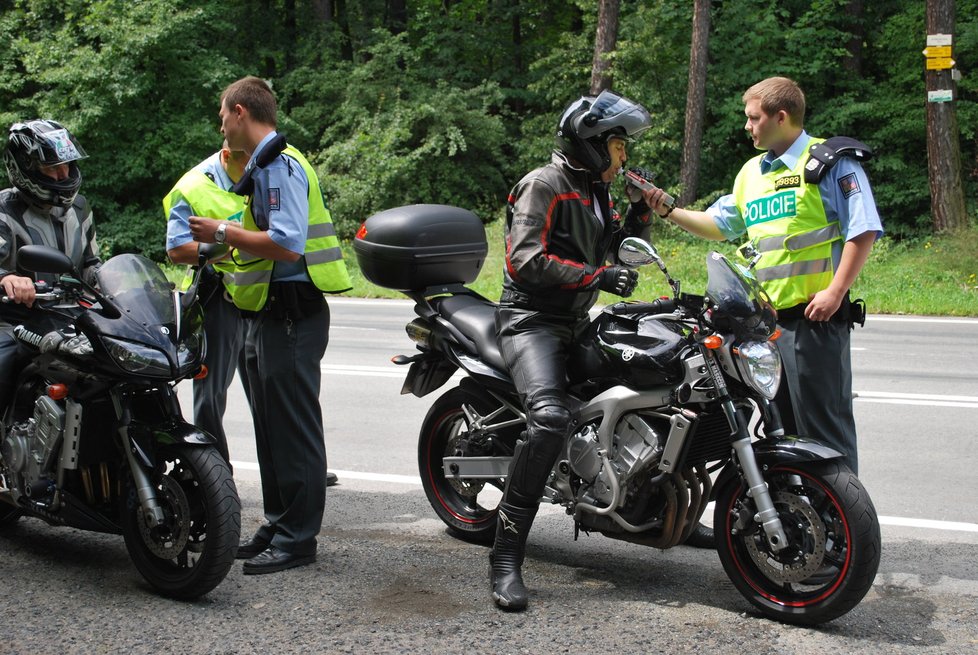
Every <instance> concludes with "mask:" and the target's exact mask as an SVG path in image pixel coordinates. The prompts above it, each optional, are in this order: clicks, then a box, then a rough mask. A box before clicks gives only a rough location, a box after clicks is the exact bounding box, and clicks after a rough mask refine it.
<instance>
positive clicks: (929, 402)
mask: <svg viewBox="0 0 978 655" xmlns="http://www.w3.org/2000/svg"><path fill="white" fill-rule="evenodd" d="M852 395H853V399H854V400H862V401H865V402H870V403H883V404H889V405H925V406H930V407H966V408H969V409H978V396H951V395H947V394H928V393H890V392H886V391H855V392H853V394H852Z"/></svg>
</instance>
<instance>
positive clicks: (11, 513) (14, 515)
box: [0, 501, 23, 528]
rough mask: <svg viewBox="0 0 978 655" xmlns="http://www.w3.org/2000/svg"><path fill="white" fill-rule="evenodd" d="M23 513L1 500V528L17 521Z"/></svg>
mask: <svg viewBox="0 0 978 655" xmlns="http://www.w3.org/2000/svg"><path fill="white" fill-rule="evenodd" d="M22 513H23V512H21V511H20V510H19V509H18V508H16V507H13V506H12V505H8V504H7V503H5V502H2V501H0V528H4V527H6V526H8V525H13V524H14V523H16V522H17V519H19V518H20V515H21V514H22Z"/></svg>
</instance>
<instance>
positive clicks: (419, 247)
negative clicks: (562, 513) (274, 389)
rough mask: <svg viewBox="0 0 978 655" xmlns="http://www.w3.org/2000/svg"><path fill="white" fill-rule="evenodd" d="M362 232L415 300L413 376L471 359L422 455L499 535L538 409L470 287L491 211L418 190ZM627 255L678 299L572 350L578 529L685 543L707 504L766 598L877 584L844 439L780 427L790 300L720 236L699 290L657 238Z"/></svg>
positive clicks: (814, 604)
mask: <svg viewBox="0 0 978 655" xmlns="http://www.w3.org/2000/svg"><path fill="white" fill-rule="evenodd" d="M354 248H355V251H356V253H357V257H358V260H359V262H360V267H361V270H362V271H363V272H364V274H365V276H366V277H367V278H368V279H369V280H371V281H372V282H374V283H376V284H379V285H381V286H386V287H389V288H395V289H400V290H402V291H403V292H404V293H406V294H407V295H408V296H410V297H411V298H412V299H413V300H414V301H415V303H416V305H415V312H416V314H417V315H418V318H417V319H415V320H413V321H412V322H411V323H410V324H408V326H407V332H408V335H409V337H410V338H411V339H412V340H413V341H414V342H415V343H416V344H417V348H418V352H417V353H416V354H414V355H413V356H405V355H399V356H397V357H395V358H394V359H393V361H394V362H395V363H397V364H405V365H410V369H409V371H408V375H407V379H406V380H405V383H404V388H403V390H402V393H413V394H414V395H416V396H419V397H421V396H424V395H426V394H428V393H431V392H432V391H434V390H435V389H437V388H439V387H441V386H442V385H443V384H445V383H446V382H447V381H448V380H449V379H450V378H451V377H452V376H453V375H454V374H456V373H457V372H458V371H459V370H461V371H462V372H463V373H464V377H462V379H461V381H460V384H459V385H458V386H457V387H455V388H453V389H451V390H450V391H448V392H447V393H445V394H444V395H442V396H441V397H440V398H438V399H437V400H436V401H435V403H434V405H433V406H432V407H431V409H430V411H429V412H428V415H427V417H426V419H425V421H424V424H423V425H422V427H421V434H420V439H419V444H418V460H419V466H420V470H421V478H422V482H423V484H424V490H425V493H426V494H427V497H428V500H429V501H430V503H431V506H432V507H433V508H434V510H435V512H436V513H437V514H438V516H439V517H440V518H441V519H442V520H443V521H444V522H445V524H446V525H448V527H449V528H450V529H451V530H452V531H454V533H456V534H457V535H458V536H460V537H461V538H463V539H467V540H471V541H475V542H483V543H489V542H491V540H492V539H493V537H494V534H495V526H496V505H497V503H498V502H499V500H500V497H501V491H502V489H503V486H504V484H505V480H506V475H507V471H508V469H509V462H510V458H511V456H512V454H513V450H514V447H515V445H516V442H517V440H518V439H520V438H521V433H522V431H523V430H524V429H525V421H526V417H525V414H524V412H523V409H522V407H521V404H520V401H519V398H518V397H517V394H516V392H515V389H514V388H513V385H512V382H511V380H510V378H509V375H508V373H507V371H506V367H505V365H504V363H503V360H502V357H501V356H500V353H499V349H498V346H497V343H496V334H495V329H494V321H493V317H494V312H495V305H494V304H493V303H492V302H490V301H489V300H486V299H485V298H483V297H481V296H479V295H478V294H476V293H475V292H473V291H471V290H470V289H468V288H466V287H465V286H464V284H466V283H468V282H471V281H472V280H474V279H475V278H476V276H477V275H478V272H479V269H480V268H481V266H482V262H483V261H484V258H485V254H486V251H487V249H486V244H485V232H484V229H483V228H482V224H481V222H480V221H479V219H478V218H477V217H475V216H474V215H473V214H471V213H470V212H467V211H465V210H462V209H458V208H453V207H445V206H439V205H415V206H411V207H402V208H397V209H393V210H388V211H386V212H381V213H380V214H376V215H374V216H372V217H370V218H369V219H367V221H366V222H365V223H364V225H363V226H362V227H361V229H360V232H359V234H358V236H357V239H356V240H355V242H354ZM619 260H620V261H621V262H622V263H624V264H626V265H629V266H635V267H637V266H641V265H646V264H652V263H655V264H657V265H658V266H659V268H660V269H661V270H662V271H663V273H665V274H666V278H667V279H668V280H669V282H670V285H671V286H672V289H673V297H671V298H668V299H660V300H654V301H652V302H619V303H617V304H614V305H611V306H609V307H607V308H605V309H604V310H603V311H602V312H601V313H600V315H599V316H598V317H597V318H596V319H595V320H594V321H593V323H592V324H591V327H590V331H589V332H588V334H587V335H586V336H585V337H584V338H583V339H582V341H581V342H580V343H579V345H578V347H577V349H576V351H575V352H574V353H573V355H572V356H571V358H570V361H569V362H568V365H569V371H570V373H569V377H570V379H569V388H570V393H571V395H572V397H573V398H574V399H575V400H576V402H577V403H578V406H577V408H576V411H575V413H574V430H573V434H572V435H571V436H570V437H569V438H568V440H567V443H566V447H565V449H564V451H563V454H562V456H560V457H559V459H558V461H557V464H556V465H555V467H554V469H553V471H552V472H551V474H550V477H549V480H548V482H547V486H546V490H545V492H544V498H543V499H542V500H543V502H549V503H553V504H559V505H562V506H563V507H565V508H566V511H567V513H568V514H569V515H570V516H572V517H573V519H574V524H575V537H576V535H577V532H578V531H585V532H599V533H601V534H604V535H606V536H608V537H611V538H614V539H621V540H625V541H629V542H633V543H637V544H642V545H646V546H652V547H655V548H663V549H664V548H671V547H673V546H676V545H678V544H682V543H683V542H684V541H686V540H687V539H688V538H689V537H690V535H691V534H692V532H693V530H694V529H695V528H696V526H697V524H698V522H699V521H700V518H701V517H702V516H703V514H704V512H705V511H706V509H707V505H708V503H709V502H711V501H713V502H714V503H715V505H714V507H715V509H714V514H713V525H714V527H715V530H716V548H717V552H718V553H719V556H720V561H721V563H722V565H723V567H724V569H725V571H726V572H727V575H728V576H729V578H730V580H731V581H732V582H733V584H734V586H735V587H736V588H737V590H738V591H739V592H740V593H741V594H743V596H744V597H745V598H746V599H747V600H749V601H750V602H751V603H752V604H753V605H754V606H756V607H757V608H759V609H760V610H761V611H762V612H763V613H764V614H766V615H767V616H770V617H772V618H775V619H777V620H780V621H785V622H788V623H796V624H806V625H811V624H818V623H822V622H825V621H829V620H832V619H834V618H836V617H838V616H840V615H842V614H844V613H846V612H848V611H849V610H850V609H852V608H853V607H854V606H855V605H856V604H857V603H859V601H860V600H861V599H862V598H863V597H864V596H865V594H866V593H867V591H868V590H869V589H870V587H871V586H872V584H873V580H874V578H875V575H876V570H877V568H878V566H879V559H880V529H879V522H878V519H877V516H876V511H875V509H874V507H873V504H872V501H871V500H870V498H869V495H868V493H867V492H866V490H865V489H864V488H863V486H862V484H861V483H860V482H859V480H858V479H857V478H856V476H855V475H854V474H853V473H852V471H851V470H849V469H848V468H847V467H846V466H845V465H844V464H843V463H842V461H841V460H840V457H841V455H840V454H839V453H838V452H836V451H834V450H831V449H829V448H827V447H825V446H823V445H820V444H819V443H816V442H814V441H811V440H808V439H805V438H803V437H797V436H790V435H785V434H784V430H783V429H782V427H781V421H780V418H779V417H778V414H777V409H776V407H775V405H774V403H773V402H772V400H773V398H774V396H775V394H776V392H777V389H778V385H779V381H780V374H781V359H780V355H779V353H778V350H777V348H776V346H775V345H774V343H773V340H774V339H775V338H776V337H777V335H778V331H777V328H776V324H775V312H774V310H773V309H772V308H771V306H770V304H769V303H768V302H767V300H766V296H765V294H764V292H763V291H762V289H761V288H760V286H759V285H758V284H757V282H756V280H755V278H754V277H753V274H752V273H751V271H750V269H749V268H745V267H742V266H740V265H738V264H735V263H732V262H731V261H729V260H728V259H727V258H726V257H724V256H723V255H721V254H719V253H716V252H713V253H710V254H709V255H708V256H707V259H706V266H707V271H708V284H707V288H706V293H705V294H704V295H694V294H688V293H683V292H682V291H681V290H680V285H679V283H678V282H677V281H675V280H673V279H672V278H670V277H669V275H668V271H667V270H666V267H665V264H664V263H663V262H662V260H661V259H660V258H659V256H658V254H657V252H656V250H655V248H654V247H652V246H651V245H650V244H648V243H647V242H645V241H642V240H639V239H634V238H630V239H626V240H625V241H624V242H623V243H622V246H621V249H620V251H619Z"/></svg>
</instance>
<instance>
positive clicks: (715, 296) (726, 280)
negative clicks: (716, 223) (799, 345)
mask: <svg viewBox="0 0 978 655" xmlns="http://www.w3.org/2000/svg"><path fill="white" fill-rule="evenodd" d="M706 273H707V283H706V295H707V296H708V297H709V299H710V303H711V305H712V306H713V310H712V316H711V321H712V322H713V324H714V325H715V326H716V327H717V328H718V329H720V330H723V331H730V332H733V333H734V334H736V335H737V336H738V337H741V338H744V339H767V338H768V337H769V336H770V335H771V334H772V333H773V332H774V330H775V312H774V308H773V307H772V306H771V303H770V302H769V300H768V297H767V294H766V293H765V292H764V290H763V289H762V288H761V286H760V284H759V283H758V282H757V279H756V278H755V277H754V276H753V274H752V273H751V272H750V271H748V270H747V269H745V268H744V267H742V266H739V265H737V264H734V263H732V262H731V261H730V260H728V259H727V258H726V257H724V256H723V255H721V254H720V253H718V252H711V253H710V254H709V255H707V257H706Z"/></svg>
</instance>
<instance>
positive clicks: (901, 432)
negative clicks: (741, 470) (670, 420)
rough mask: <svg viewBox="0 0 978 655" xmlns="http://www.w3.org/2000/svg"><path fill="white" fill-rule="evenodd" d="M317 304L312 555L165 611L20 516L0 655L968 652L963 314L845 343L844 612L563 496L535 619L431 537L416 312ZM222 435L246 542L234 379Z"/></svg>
mask: <svg viewBox="0 0 978 655" xmlns="http://www.w3.org/2000/svg"><path fill="white" fill-rule="evenodd" d="M332 311H333V327H332V330H331V344H330V347H329V349H328V351H327V356H326V360H325V361H324V362H323V367H324V372H325V384H324V389H323V393H322V402H323V407H324V412H325V415H326V422H327V446H328V451H329V466H330V469H332V470H336V471H337V472H338V473H339V475H340V480H341V483H340V485H339V486H337V487H332V488H330V490H329V492H328V495H327V515H326V524H325V527H324V530H323V534H322V538H321V540H320V547H319V552H318V556H319V559H318V561H317V563H316V564H314V565H312V566H309V567H306V568H303V569H298V570H294V571H289V572H284V573H280V574H276V575H271V576H260V577H245V576H243V575H242V573H241V570H240V567H239V566H235V568H233V569H232V571H231V573H230V574H229V576H228V578H227V579H226V580H225V581H224V583H222V584H221V585H220V586H219V587H218V588H217V589H215V590H214V591H213V592H211V593H210V594H208V595H207V596H206V597H205V598H203V599H201V600H199V601H197V602H193V603H180V602H174V601H170V600H166V599H163V598H159V597H157V596H155V595H154V594H153V593H152V592H151V590H150V589H149V588H148V587H147V586H146V584H145V583H143V581H142V580H141V578H140V576H139V575H138V573H137V572H136V571H135V568H134V567H133V566H132V564H131V563H130V562H129V560H128V556H127V554H126V550H125V546H124V545H123V543H122V539H121V538H120V537H114V536H106V535H97V534H93V533H85V532H81V531H77V530H72V529H65V528H52V527H50V526H47V525H45V524H43V523H41V522H40V521H37V520H33V519H32V520H21V521H20V522H19V523H18V524H17V525H16V527H14V528H13V529H10V530H6V531H4V532H3V533H0V581H2V582H0V584H2V589H3V592H2V595H0V598H2V599H3V600H0V655H11V654H17V655H21V654H24V655H26V654H27V653H31V654H33V653H56V652H66V653H117V652H118V653H123V652H124V653H151V652H152V653H170V652H180V653H246V652H268V651H271V650H275V651H279V652H285V653H307V652H327V651H328V652H341V653H344V652H349V653H361V652H373V653H387V652H404V653H414V652H431V651H434V652H448V651H465V652H473V653H562V652H575V653H576V652H581V651H586V650H591V651H598V652H615V651H618V652H624V653H633V652H669V651H672V652H693V651H695V652H701V651H702V652H723V653H727V652H737V653H741V652H751V653H779V654H795V653H798V654H802V653H819V654H821V653H825V652H852V653H880V652H888V653H889V652H893V653H914V654H917V653H973V652H976V651H978V630H976V628H975V625H976V624H978V557H976V555H978V511H976V503H975V498H976V497H978V475H976V473H975V470H976V467H978V430H976V428H975V422H976V420H978V372H976V365H978V356H976V355H978V348H976V346H975V342H976V337H978V321H969V320H951V319H947V320H942V319H933V320H928V319H891V318H886V317H870V320H869V321H868V322H867V326H866V328H864V329H861V330H857V331H856V332H855V333H854V339H853V345H854V351H853V365H854V371H855V373H854V375H855V380H854V389H855V390H856V391H857V393H858V394H859V395H858V397H857V400H856V412H857V416H856V418H857V421H858V425H859V429H860V461H861V475H860V477H861V479H862V480H863V482H864V483H865V485H866V487H867V488H868V490H869V492H870V494H871V495H872V498H873V500H874V503H875V505H876V508H877V510H878V512H879V514H880V516H881V523H882V525H883V527H882V531H883V558H882V562H881V566H880V570H879V574H878V576H877V579H876V582H875V585H874V587H873V589H872V590H871V591H870V592H869V594H868V595H867V597H866V598H865V599H864V601H863V602H862V603H861V604H860V605H859V606H857V607H856V608H855V609H854V610H853V611H852V612H850V613H849V614H847V615H845V616H843V617H841V618H839V619H837V620H836V621H834V622H832V623H829V624H827V625H825V626H822V627H820V628H815V629H806V628H797V627H792V626H786V625H781V624H778V623H775V622H772V621H769V620H766V619H763V618H760V617H759V616H758V615H757V614H756V613H754V612H753V611H752V610H751V609H750V606H749V605H748V603H747V602H746V601H745V600H743V599H742V598H741V597H740V595H739V594H738V593H737V592H736V590H734V588H733V586H732V585H731V584H730V583H729V581H728V580H727V579H726V576H725V575H724V573H723V571H722V568H721V567H720V564H719V561H718V559H717V557H716V554H715V553H713V552H711V551H700V550H694V549H690V548H685V547H681V548H674V549H672V550H669V551H657V550H653V549H650V548H643V547H640V546H635V545H629V544H623V543H619V542H616V541H613V540H610V539H606V538H604V537H601V536H591V537H586V536H582V537H581V539H580V540H578V541H574V540H573V526H572V523H571V522H570V521H569V520H568V519H567V518H566V517H565V516H564V515H563V514H562V512H561V511H560V510H559V509H556V508H544V510H542V511H541V515H540V517H539V518H538V520H537V524H536V526H535V527H534V530H533V533H532V534H531V537H530V544H529V548H528V555H527V562H526V565H525V574H526V579H527V583H528V585H529V587H530V590H531V606H530V609H529V610H528V611H527V612H525V613H524V614H521V615H511V614H504V613H502V612H499V611H497V610H496V609H495V608H494V607H493V606H492V604H491V600H490V599H489V596H488V591H487V583H486V554H487V551H486V549H484V548H482V547H479V546H474V545H470V544H466V543H464V542H460V541H457V540H456V539H454V538H452V537H450V536H449V535H448V534H446V532H445V530H444V527H443V526H442V524H441V523H440V521H439V520H438V519H437V518H435V516H434V513H433V512H432V511H431V510H430V508H429V506H428V503H427V501H426V499H425V497H424V493H423V491H422V490H421V486H420V481H419V479H418V472H417V461H416V453H415V446H416V436H417V430H418V427H419V426H420V424H421V421H422V419H423V417H424V414H425V412H426V411H427V408H428V407H429V406H430V404H431V402H432V401H433V400H434V397H435V396H434V395H432V396H431V397H428V398H424V399H418V398H415V397H414V396H401V395H399V390H400V386H401V381H402V379H403V378H402V374H403V369H400V368H398V367H395V366H394V365H392V364H390V363H389V359H390V357H391V356H392V355H395V354H398V353H410V352H411V350H412V346H411V344H410V342H409V341H408V340H407V338H406V336H404V333H403V325H404V323H406V322H407V321H408V320H410V318H411V317H412V316H413V314H412V311H411V306H410V304H409V303H405V302H397V301H357V300H338V301H335V302H333V303H332ZM446 388H447V387H446ZM181 397H182V398H185V402H184V407H185V408H188V409H189V407H190V403H189V389H182V390H181ZM226 426H227V429H228V432H229V434H231V435H232V439H231V445H230V447H231V454H232V459H233V460H234V463H235V478H236V480H237V483H238V489H239V492H240V495H241V497H242V503H243V516H242V523H243V530H244V531H245V532H246V533H247V532H249V531H250V530H253V529H254V528H255V527H256V526H257V525H258V524H259V522H260V521H261V499H260V493H259V488H258V484H257V479H258V478H257V471H256V470H255V468H256V467H255V466H254V462H255V457H254V446H253V444H252V443H251V434H252V433H251V426H250V420H249V418H248V412H247V408H246V406H245V404H244V402H243V399H242V398H241V394H240V389H239V388H238V387H237V386H235V387H233V388H232V397H231V402H230V406H229V411H228V415H227V417H226Z"/></svg>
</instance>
